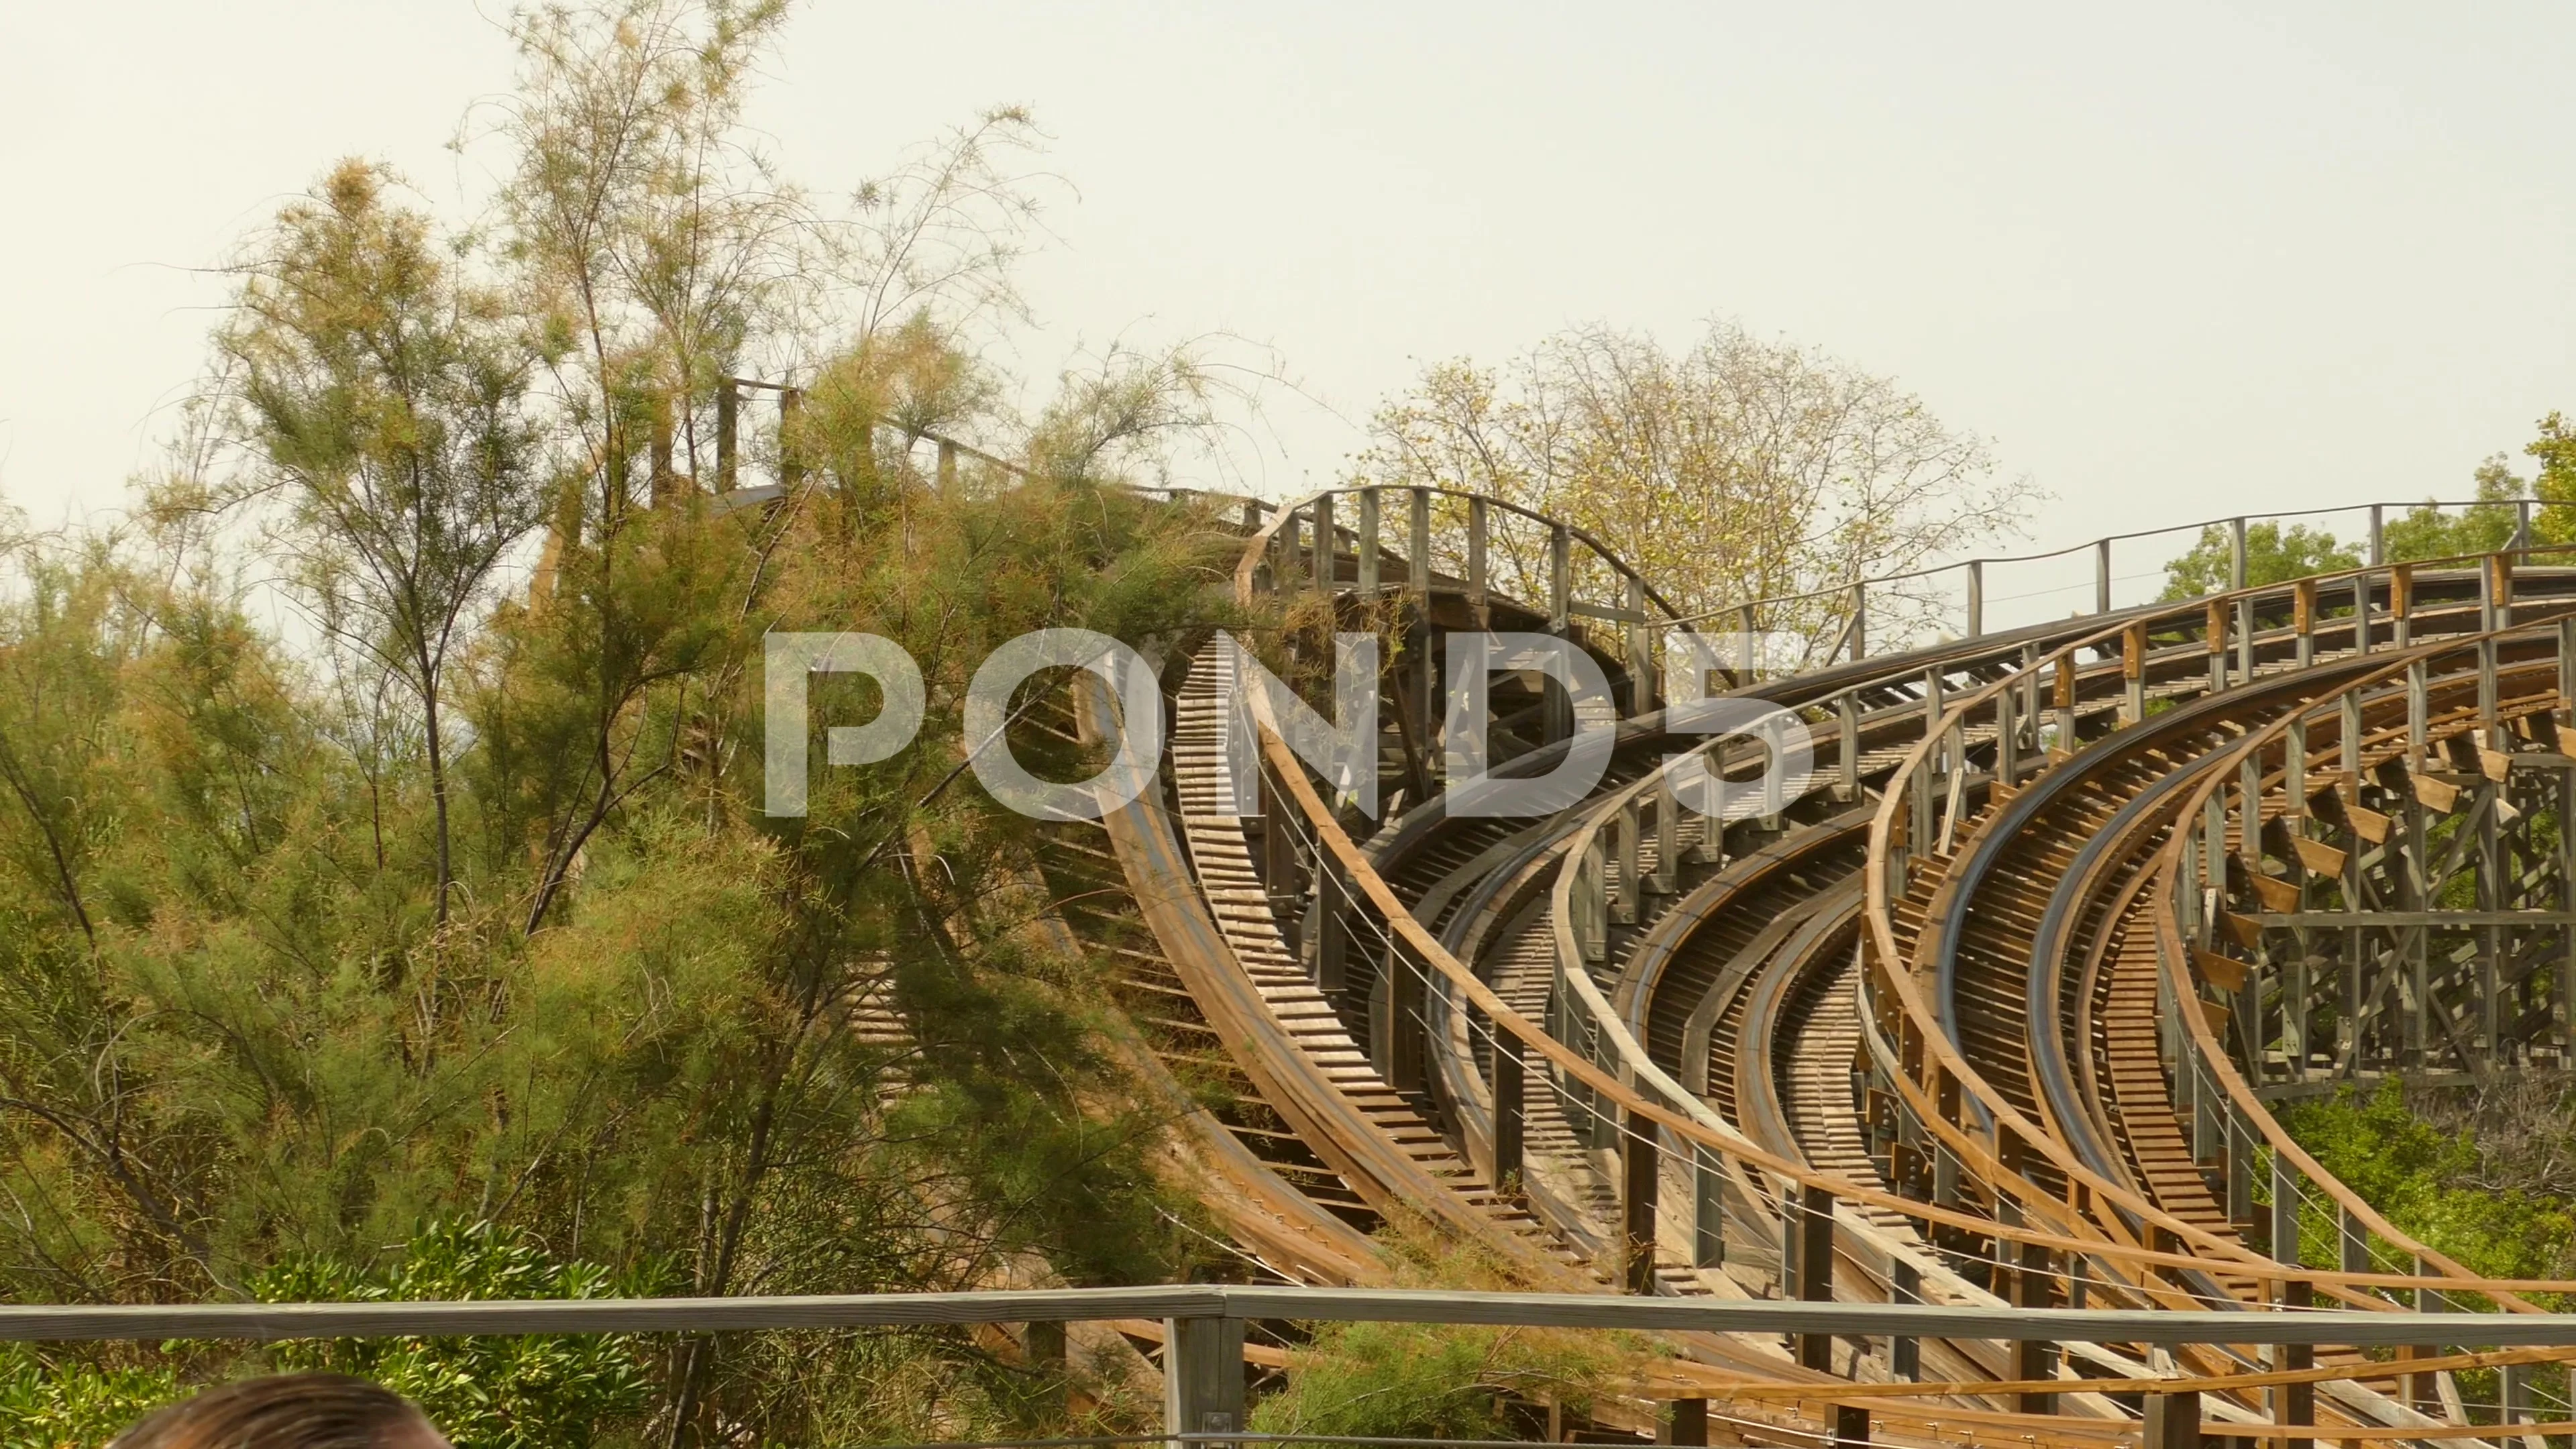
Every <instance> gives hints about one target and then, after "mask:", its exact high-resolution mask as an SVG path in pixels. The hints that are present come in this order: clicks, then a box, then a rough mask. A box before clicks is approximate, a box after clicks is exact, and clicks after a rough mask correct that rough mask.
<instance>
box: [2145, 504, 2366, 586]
mask: <svg viewBox="0 0 2576 1449" xmlns="http://www.w3.org/2000/svg"><path fill="white" fill-rule="evenodd" d="M2360 566H2361V555H2360V553H2359V552H2358V551H2356V550H2355V549H2353V548H2352V547H2350V546H2349V545H2347V544H2344V543H2341V542H2339V541H2337V540H2336V538H2335V536H2334V535H2333V534H2331V533H2328V532H2326V531H2325V530H2323V529H2312V528H2310V527H2308V526H2307V525H2306V524H2303V523H2294V524H2292V525H2290V526H2289V527H2288V528H2283V527H2282V526H2281V525H2280V524H2278V523H2250V524H2247V525H2246V527H2245V582H2246V584H2247V585H2248V586H2249V587H2250V586H2253V585H2258V584H2277V583H2281V582H2284V581H2286V580H2289V579H2296V578H2304V577H2306V576H2307V575H2309V574H2321V573H2330V572H2332V571H2334V570H2336V569H2349V568H2359V567H2360ZM2235 573H2236V543H2235V537H2234V535H2233V534H2232V533H2230V532H2229V530H2227V529H2225V528H2221V527H2216V526H2212V527H2209V528H2204V529H2202V530H2201V531H2200V539H2199V541H2198V542H2196V543H2194V544H2193V545H2192V546H2191V549H2190V551H2189V552H2187V553H2185V554H2184V555H2183V556H2182V557H2180V558H2178V559H2175V560H2174V561H2173V562H2172V563H2169V564H2167V565H2165V591H2164V592H2163V593H2162V594H2160V595H2158V597H2159V598H2161V599H2163V600H2165V601H2167V602H2171V601H2174V600H2179V599H2196V598H2199V597H2200V596H2202V595H2203V594H2219V593H2225V592H2226V591H2227V590H2228V589H2230V588H2233V587H2234V586H2235V585H2234V582H2233V581H2234V579H2235Z"/></svg>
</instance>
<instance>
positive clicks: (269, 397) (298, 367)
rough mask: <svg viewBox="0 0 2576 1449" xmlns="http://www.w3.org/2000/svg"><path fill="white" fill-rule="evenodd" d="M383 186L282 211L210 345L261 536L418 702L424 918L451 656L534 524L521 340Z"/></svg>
mask: <svg viewBox="0 0 2576 1449" xmlns="http://www.w3.org/2000/svg"><path fill="white" fill-rule="evenodd" d="M386 182H387V178H386V177H385V175H384V174H383V173H382V172H381V171H380V170H378V169H376V168H374V167H370V166H367V165H364V164H362V163H359V162H355V161H350V162H343V163H342V164H341V165H340V166H339V167H338V168H336V169H335V170H333V171H332V172H331V174H330V175H329V176H328V177H326V178H325V179H324V180H323V183H322V185H321V187H320V188H319V189H318V190H317V191H316V192H315V194H314V195H313V196H311V197H308V198H306V199H304V200H300V201H297V202H295V203H292V204H290V205H289V206H287V207H286V208H285V209H284V210H283V211H282V212H280V213H279V216H278V219H277V225H276V228H275V231H274V233H273V234H272V235H271V236H270V237H269V238H268V239H267V240H266V241H265V242H264V243H263V244H262V245H261V246H260V247H259V249H258V252H257V255H256V256H255V257H254V258H253V259H252V260H251V261H250V262H249V263H248V264H247V265H246V267H245V270H246V272H247V274H248V276H247V280H246V281H245V283H244V285H243V287H242V291H241V297H240V299H239V303H238V306H237V309H236V312H237V320H236V321H235V322H234V323H233V325H231V326H229V327H227V328H226V329H224V330H223V331H222V332H221V333H220V334H218V336H219V340H220V344H221V346H222V349H223V351H224V353H225V355H226V356H227V357H228V358H229V360H230V361H231V362H232V363H233V364H234V368H233V370H232V381H233V384H234V387H235V395H236V397H237V399H238V401H239V404H240V408H241V412H242V415H243V421H244V423H245V425H246V427H247V430H248V432H249V434H250V436H251V438H252V440H253V441H254V442H255V444H256V445H257V447H258V449H259V451H260V454H261V460H262V464H263V466H259V467H255V468H254V469H253V470H251V472H250V473H249V474H248V475H247V476H246V477H245V479H244V480H243V482H242V484H241V486H240V489H239V496H243V497H258V496H264V495H267V494H270V493H272V492H275V493H280V494H283V503H284V507H283V510H282V513H281V515H280V517H279V519H278V522H277V529H276V533H277V541H278V543H279V544H280V545H281V546H282V548H283V550H284V552H285V556H286V557H287V559H288V560H289V564H290V575H289V576H290V578H291V579H292V580H293V582H294V583H295V584H296V585H298V586H299V588H300V589H301V591H302V592H303V594H304V595H305V597H306V598H308V599H309V600H310V601H311V602H312V604H313V606H314V612H315V616H316V618H317V619H318V620H319V621H320V623H321V624H322V626H323V628H325V629H326V630H328V631H329V632H330V633H331V635H332V636H333V637H334V638H336V639H338V640H341V641H344V642H345V643H347V644H348V645H350V646H352V647H354V648H355V649H357V650H358V651H360V652H361V653H362V654H363V655H364V657H365V658H366V660H367V662H368V664H369V665H371V666H372V667H374V668H377V669H381V670H382V671H384V672H385V673H386V674H388V675H390V676H391V677H393V678H395V679H397V680H399V681H401V684H402V686H403V688H404V689H405V690H407V691H408V692H409V693H410V695H411V696H412V698H413V700H414V701H415V702H416V703H417V705H418V707H419V709H420V738H421V741H422V745H423V748H424V750H425V751H426V753H427V759H428V773H429V793H430V799H431V802H432V805H433V807H434V809H435V812H436V826H435V828H436V857H437V859H436V869H437V878H438V893H437V905H436V911H437V917H438V920H439V922H440V923H441V924H444V923H445V922H446V920H447V917H448V910H449V906H450V895H451V891H452V888H453V885H454V883H455V879H456V871H455V865H454V858H453V846H452V837H453V827H452V823H451V819H450V817H451V813H452V811H451V807H450V801H449V792H448V767H447V750H448V744H447V739H446V733H447V732H446V729H445V728H444V725H443V722H442V719H441V711H442V708H443V706H444V703H445V698H444V697H445V694H446V687H447V674H448V666H449V663H450V661H451V660H452V659H453V658H454V656H455V654H456V651H457V650H458V649H459V648H460V647H461V646H462V644H463V642H464V638H463V633H464V630H465V629H466V627H467V626H468V624H469V623H470V622H471V616H472V614H473V613H474V611H475V610H476V609H477V608H478V607H479V606H480V605H482V604H483V603H484V602H485V601H486V599H487V596H488V593H489V590H490V587H491V584H492V580H493V575H494V573H495V571H496V570H497V569H498V568H499V567H500V564H501V561H502V558H503V557H504V555H505V554H507V553H508V551H509V549H510V548H511V546H512V545H514V544H516V543H517V542H518V541H519V540H520V539H521V538H522V537H524V536H526V534H527V533H528V531H529V530H530V529H531V528H533V527H535V526H536V524H537V521H538V520H539V518H540V517H541V516H542V504H543V498H544V489H543V481H544V479H543V471H542V468H543V459H542V457H541V455H540V453H539V449H538V435H537V425H536V423H535V421H534V419H532V418H531V417H530V416H529V413H528V411H527V408H526V402H527V393H528V389H529V385H530V381H531V378H532V374H533V373H534V371H535V369H536V367H537V365H538V364H539V361H540V356H539V353H538V351H537V347H536V339H535V338H534V337H532V336H531V335H530V334H529V332H528V330H527V329H526V327H525V326H524V325H523V324H522V323H521V322H520V321H519V320H518V319H517V318H516V317H515V316H513V315H512V313H511V311H510V309H509V308H508V306H507V305H506V304H505V303H504V301H503V299H502V298H501V296H500V295H499V294H498V293H495V292H493V291H491V290H489V289H487V288H482V287H478V286H475V285H472V284H470V283H469V282H466V281H465V280H463V279H461V278H460V277H459V276H458V273H457V268H456V267H455V266H454V265H453V264H452V263H451V262H449V261H448V260H446V259H443V258H442V257H441V256H440V254H439V252H440V249H439V247H438V246H437V244H436V242H435V241H434V240H433V238H432V235H431V226H430V223H429V221H428V219H427V218H426V217H424V216H422V215H420V214H418V213H416V212H412V211H408V210H405V209H403V208H400V207H396V206H393V205H391V204H390V203H389V202H388V201H387V198H386V195H385V188H386Z"/></svg>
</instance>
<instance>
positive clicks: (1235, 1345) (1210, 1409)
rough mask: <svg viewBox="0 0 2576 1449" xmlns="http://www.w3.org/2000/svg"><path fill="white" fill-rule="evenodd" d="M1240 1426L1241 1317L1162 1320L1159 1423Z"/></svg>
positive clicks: (1178, 1430) (1219, 1430) (1221, 1430)
mask: <svg viewBox="0 0 2576 1449" xmlns="http://www.w3.org/2000/svg"><path fill="white" fill-rule="evenodd" d="M1242 1427H1243V1320H1242V1319H1240V1318H1166V1319H1164V1320H1163V1428H1164V1432H1166V1433H1169V1434H1227V1433H1233V1432H1235V1431H1237V1430H1239V1429H1241V1428H1242Z"/></svg>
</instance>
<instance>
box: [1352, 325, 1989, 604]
mask: <svg viewBox="0 0 2576 1449" xmlns="http://www.w3.org/2000/svg"><path fill="white" fill-rule="evenodd" d="M1372 431H1373V433H1374V434H1375V440H1374V442H1373V444H1372V446H1371V447H1370V448H1369V450H1368V451H1367V452H1366V453H1364V454H1362V455H1361V457H1360V459H1359V462H1358V465H1357V467H1356V469H1355V474H1356V476H1355V478H1354V481H1355V482H1366V483H1379V484H1394V485H1411V484H1432V485H1438V486H1444V487H1450V488H1459V489H1469V490H1474V491H1478V492H1484V493H1489V494H1492V495H1494V496H1496V497H1500V498H1503V499H1506V500H1509V501H1511V502H1514V503H1519V504H1522V505H1524V506H1526V507H1529V508H1532V509H1535V510H1537V511H1539V512H1542V513H1547V514H1552V515H1554V516H1555V517H1558V518H1562V519H1565V520H1566V521H1568V522H1570V523H1573V524H1576V525H1578V526H1580V527H1582V528H1585V529H1587V530H1589V531H1590V532H1591V533H1592V534H1593V535H1594V536H1596V537H1598V538H1600V539H1602V540H1603V541H1604V542H1606V543H1608V544H1609V545H1610V547H1611V548H1612V550H1613V551H1615V552H1616V553H1618V554H1619V556H1620V557H1622V558H1624V559H1626V560H1627V561H1628V562H1629V563H1630V564H1631V565H1632V566H1634V567H1636V568H1637V569H1638V570H1639V571H1640V572H1642V573H1644V574H1645V575H1646V577H1648V578H1651V579H1654V580H1656V581H1657V582H1658V585H1659V586H1662V587H1666V588H1667V589H1668V590H1677V591H1678V592H1675V593H1673V594H1672V595H1671V597H1672V598H1673V600H1674V602H1675V604H1676V605H1677V606H1678V607H1679V608H1681V609H1682V611H1683V612H1685V613H1701V612H1707V611H1712V610H1716V609H1720V608H1724V607H1727V606H1730V605H1734V604H1739V603H1743V602H1747V601H1750V600H1755V599H1764V598H1779V597H1784V596H1788V595H1793V594H1801V593H1806V592H1808V591H1811V590H1831V589H1833V588H1834V587H1835V586H1837V585H1841V584H1846V583H1849V582H1851V581H1852V580H1854V579H1859V578H1865V577H1869V576H1871V575H1875V574H1886V573H1902V572H1905V571H1907V570H1910V569H1913V568H1917V567H1919V566H1921V565H1923V564H1924V563H1926V562H1928V561H1930V560H1933V559H1936V558H1939V557H1942V556H1945V555H1953V554H1956V553H1958V552H1960V551H1962V550H1964V549H1967V548H1970V547H1973V546H1974V545H1976V544H1978V543H1981V542H1984V541H1987V540H1990V539H1995V538H1999V537H2008V536H2011V535H2012V534H2014V533H2015V532H2016V531H2017V528H2018V523H2019V520H2020V518H2021V517H2022V516H2023V514H2024V513H2025V511H2026V510H2027V509H2028V507H2029V506H2030V505H2031V504H2032V503H2033V502H2034V501H2036V500H2037V499H2038V497H2039V496H2040V495H2039V493H2038V491H2037V490H2036V489H2035V488H2033V487H2032V486H2031V485H2030V484H2029V482H2028V481H2027V480H2024V479H2016V478H2001V479H1999V478H1997V477H1996V476H1995V465H1994V459H1993V456H1992V454H1991V452H1990V451H1989V450H1988V448H1987V445H1986V443H1985V441H1984V440H1983V439H1981V438H1978V437H1976V436H1975V435H1973V434H1969V433H1964V432H1960V431H1958V430H1956V429H1953V428H1951V427H1949V426H1947V425H1945V424H1944V423H1942V422H1941V421H1940V420H1939V419H1937V418H1935V417H1934V416H1933V415H1932V413H1931V410H1930V409H1929V408H1928V407H1926V406H1925V405H1924V403H1923V400H1922V399H1921V398H1918V397H1915V396H1913V395H1912V394H1910V393H1907V392H1905V391H1903V390H1902V389H1901V388H1900V387H1899V386H1898V385H1897V384H1896V383H1895V382H1893V381H1891V380H1889V379H1887V378H1884V377H1880V376H1877V375H1875V374H1872V373H1869V372H1867V371H1864V370H1863V369H1861V368H1858V367H1856V366H1853V365H1852V364H1850V363H1847V362H1844V361H1841V360H1839V359H1836V358H1832V357H1828V356H1826V355H1824V354H1822V353H1819V352H1814V351H1810V350H1807V349H1804V348H1799V347H1796V346H1793V345H1791V344H1789V343H1785V342H1765V341H1762V340H1760V339H1757V338H1755V337H1752V336H1750V335H1748V334H1747V333H1745V332H1744V330H1743V329H1742V328H1740V327H1737V326H1735V325H1733V324H1731V323H1725V322H1716V323H1712V324H1710V326H1709V327H1708V329H1707V331H1706V332H1704V333H1703V334H1702V335H1701V336H1700V337H1699V338H1698V339H1697V341H1695V342H1694V343H1693V344H1692V345H1691V346H1690V347H1689V348H1688V349H1687V350H1684V351H1680V352H1673V351H1669V350H1667V349H1665V348H1664V347H1663V346H1662V345H1661V344H1659V343H1657V342H1656V341H1654V340H1653V339H1652V338H1649V337H1646V336H1643V335H1641V334H1636V333H1627V332H1620V331H1616V330H1614V329H1611V328H1607V327H1599V326H1593V327H1579V328H1575V329H1573V330H1570V331H1567V332H1562V333H1559V334H1557V335H1556V336H1553V337H1550V338H1547V339H1545V340H1544V341H1542V342H1540V343H1539V344H1537V345H1536V346H1534V347H1532V348H1531V349H1530V350H1529V351H1528V352H1527V353H1526V354H1525V355H1523V356H1522V357H1520V358H1518V359H1516V360H1514V361H1513V362H1511V363H1510V364H1508V365H1507V366H1505V367H1502V368H1499V369H1497V368H1489V367H1481V366H1478V365H1477V364H1475V363H1473V362H1469V361H1464V360H1461V361H1457V362H1449V363H1442V364H1439V365H1437V366H1434V367H1432V368H1429V369H1428V370H1426V371H1425V372H1424V373H1423V375H1422V377H1421V378H1420V379H1419V380H1418V381H1417V382H1416V383H1415V384H1414V385H1413V387H1412V388H1410V389H1409V390H1407V391H1406V392H1405V393H1404V394H1403V395H1401V396H1399V397H1396V398H1394V399H1391V400H1389V401H1388V402H1387V403H1386V404H1385V405H1384V406H1383V407H1381V408H1380V409H1379V410H1378V413H1377V415H1376V418H1375V419H1374V423H1373V429H1372ZM1496 543H1497V547H1498V551H1499V557H1498V558H1497V559H1496V561H1495V562H1496V567H1497V568H1499V569H1500V570H1501V571H1502V573H1503V577H1504V578H1505V579H1506V580H1514V581H1515V582H1513V583H1512V584H1511V585H1510V586H1512V587H1514V588H1516V589H1517V590H1519V591H1520V592H1521V593H1522V595H1523V597H1527V598H1544V597H1545V596H1546V594H1545V589H1546V583H1545V580H1546V577H1547V572H1546V571H1547V559H1546V551H1545V543H1544V540H1543V539H1536V538H1535V536H1533V539H1532V540H1515V538H1514V537H1513V536H1512V535H1510V534H1508V533H1506V534H1503V535H1501V536H1499V537H1498V538H1497V540H1496ZM1930 605H1931V600H1930V599H1929V597H1928V596H1927V597H1924V598H1917V599H1911V600H1905V599H1900V598H1899V597H1898V596H1897V593H1896V592H1895V591H1890V592H1889V593H1887V594H1885V595H1883V596H1880V597H1879V598H1878V599H1877V601H1876V602H1875V603H1874V604H1873V609H1874V610H1881V609H1883V611H1884V612H1885V614H1886V615H1887V616H1888V617H1886V618H1883V619H1880V620H1877V621H1874V622H1876V623H1877V624H1879V625H1881V626H1884V627H1892V628H1898V629H1902V628H1903V627H1905V626H1906V625H1907V624H1908V623H1909V622H1911V621H1912V618H1913V617H1929V615H1928V612H1927V611H1928V609H1929V607H1930ZM1784 609H1785V613H1783V614H1782V615H1780V616H1777V617H1765V618H1763V619H1762V620H1760V621H1759V626H1760V627H1762V628H1764V629H1772V630H1784V631H1795V632H1803V633H1805V634H1806V635H1807V636H1808V637H1809V638H1810V639H1811V640H1813V641H1815V643H1816V644H1817V645H1818V646H1820V647H1821V646H1822V645H1824V644H1827V643H1830V642H1831V641H1832V640H1833V639H1834V638H1835V637H1836V636H1837V635H1838V633H1839V632H1840V630H1841V628H1842V626H1843V624H1844V623H1846V622H1847V620H1848V616H1849V600H1848V599H1847V598H1846V597H1844V596H1843V595H1842V594H1840V593H1835V594H1832V595H1831V596H1830V597H1820V598H1818V599H1816V600H1814V601H1812V602H1811V603H1808V604H1804V605H1793V606H1784ZM1909 609H1910V610H1912V611H1913V615H1912V616H1911V617H1910V616H1909V614H1908V610H1909Z"/></svg>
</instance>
